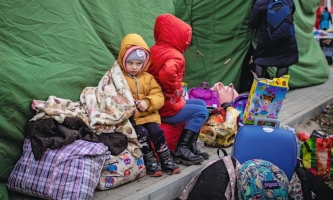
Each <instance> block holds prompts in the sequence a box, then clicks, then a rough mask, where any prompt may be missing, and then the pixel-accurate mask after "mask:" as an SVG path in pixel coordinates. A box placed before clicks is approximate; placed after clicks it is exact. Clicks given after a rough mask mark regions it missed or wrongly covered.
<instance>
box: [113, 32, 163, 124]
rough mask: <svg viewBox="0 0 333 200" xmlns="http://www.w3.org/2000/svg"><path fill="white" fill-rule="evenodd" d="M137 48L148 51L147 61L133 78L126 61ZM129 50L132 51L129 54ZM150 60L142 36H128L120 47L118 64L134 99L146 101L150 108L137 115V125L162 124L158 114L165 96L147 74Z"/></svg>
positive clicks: (153, 79)
mask: <svg viewBox="0 0 333 200" xmlns="http://www.w3.org/2000/svg"><path fill="white" fill-rule="evenodd" d="M136 48H140V49H143V50H145V51H146V60H145V62H144V65H143V68H142V70H141V72H139V73H138V74H137V75H136V76H131V75H130V74H129V73H127V71H126V69H125V60H126V57H127V55H128V54H129V53H130V52H131V51H133V50H134V49H136ZM128 50H130V51H129V52H128ZM150 58H151V56H150V50H149V47H148V45H147V44H146V42H145V41H144V40H143V38H142V37H141V36H140V35H138V34H128V35H126V36H125V37H124V39H123V41H122V42H121V45H120V50H119V55H118V59H117V61H118V64H119V65H120V67H121V69H122V72H123V73H124V76H125V78H126V81H127V84H128V85H129V87H130V90H131V92H132V95H133V97H134V99H135V100H145V101H146V103H147V106H148V108H147V110H146V111H144V112H141V111H138V112H136V113H135V115H134V120H135V123H136V124H137V125H141V124H145V123H148V122H156V123H158V124H161V117H160V115H159V114H158V110H159V109H160V108H161V107H162V106H163V105H164V96H163V93H162V89H161V87H160V85H159V84H158V83H157V81H156V80H155V78H154V77H153V76H152V75H151V74H149V73H147V72H146V71H147V69H148V67H149V65H150Z"/></svg>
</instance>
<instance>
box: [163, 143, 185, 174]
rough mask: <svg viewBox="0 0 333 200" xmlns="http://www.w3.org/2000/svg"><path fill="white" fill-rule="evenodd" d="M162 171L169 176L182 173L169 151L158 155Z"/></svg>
mask: <svg viewBox="0 0 333 200" xmlns="http://www.w3.org/2000/svg"><path fill="white" fill-rule="evenodd" d="M158 156H159V158H160V162H161V165H162V169H163V170H164V171H166V172H167V173H168V174H169V175H172V174H178V173H179V172H180V168H179V166H178V165H177V164H176V163H175V162H174V161H173V159H172V157H171V154H170V151H169V149H167V150H165V151H163V152H161V153H158Z"/></svg>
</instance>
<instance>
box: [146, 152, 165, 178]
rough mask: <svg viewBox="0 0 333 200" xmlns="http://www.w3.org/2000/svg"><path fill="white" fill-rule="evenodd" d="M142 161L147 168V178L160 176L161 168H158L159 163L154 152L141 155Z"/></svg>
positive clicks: (161, 173)
mask: <svg viewBox="0 0 333 200" xmlns="http://www.w3.org/2000/svg"><path fill="white" fill-rule="evenodd" d="M143 160H144V162H145V165H146V168H147V174H148V175H149V176H154V177H157V176H162V175H163V172H162V168H161V166H160V163H159V162H158V160H157V159H156V157H155V155H154V152H153V151H151V152H149V153H147V154H143Z"/></svg>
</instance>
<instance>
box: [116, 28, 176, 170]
mask: <svg viewBox="0 0 333 200" xmlns="http://www.w3.org/2000/svg"><path fill="white" fill-rule="evenodd" d="M117 61H118V64H119V65H120V66H121V68H122V71H123V73H124V76H125V78H126V81H127V84H128V85H129V87H130V90H131V92H132V95H133V97H134V99H135V103H136V105H137V109H138V112H136V113H135V114H134V121H135V125H134V129H135V131H136V134H137V135H138V139H139V142H140V144H141V145H142V149H141V150H142V153H143V155H144V157H143V158H144V162H145V164H146V167H147V173H148V175H150V176H162V169H163V170H164V171H166V172H167V173H168V174H176V173H179V172H180V168H179V167H178V165H177V164H176V163H174V161H173V159H172V157H171V154H170V150H169V148H168V145H167V143H166V140H165V137H164V131H163V130H162V129H161V128H160V124H161V117H160V115H159V114H158V110H159V109H160V108H161V107H162V106H163V104H164V96H163V93H162V90H161V87H160V85H159V84H158V83H157V81H156V80H155V79H154V77H153V76H152V75H150V74H149V73H147V72H146V71H147V69H148V67H149V64H150V50H149V47H148V45H147V44H146V42H145V41H144V40H143V38H142V37H141V36H140V35H138V34H128V35H126V36H125V37H124V39H123V40H122V43H121V46H120V50H119V55H118V60H117ZM151 142H152V143H153V144H154V147H155V150H156V153H157V154H158V157H159V159H160V162H159V161H158V160H157V158H156V157H155V153H154V150H153V148H152V147H151ZM160 164H161V165H160Z"/></svg>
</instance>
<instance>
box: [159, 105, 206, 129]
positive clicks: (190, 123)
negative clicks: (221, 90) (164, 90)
mask: <svg viewBox="0 0 333 200" xmlns="http://www.w3.org/2000/svg"><path fill="white" fill-rule="evenodd" d="M207 119H208V109H207V107H206V104H205V102H204V101H202V100H200V99H187V100H186V104H185V106H184V107H183V108H182V109H181V110H180V111H179V112H178V113H177V114H175V115H173V116H170V117H163V118H161V120H162V122H163V123H167V124H182V123H184V122H187V124H186V125H185V127H184V129H187V130H190V131H193V132H195V133H198V132H199V131H200V128H201V126H202V125H203V124H204V123H205V122H206V120H207Z"/></svg>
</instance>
